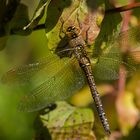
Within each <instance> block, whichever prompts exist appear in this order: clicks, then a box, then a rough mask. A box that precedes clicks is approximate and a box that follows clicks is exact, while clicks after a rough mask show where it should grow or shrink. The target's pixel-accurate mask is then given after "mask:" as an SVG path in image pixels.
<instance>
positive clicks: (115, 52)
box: [93, 46, 140, 80]
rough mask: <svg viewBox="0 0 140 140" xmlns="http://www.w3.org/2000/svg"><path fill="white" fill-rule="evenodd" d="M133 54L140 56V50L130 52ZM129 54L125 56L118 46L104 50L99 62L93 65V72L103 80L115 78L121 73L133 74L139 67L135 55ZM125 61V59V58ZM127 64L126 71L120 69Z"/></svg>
mask: <svg viewBox="0 0 140 140" xmlns="http://www.w3.org/2000/svg"><path fill="white" fill-rule="evenodd" d="M131 54H133V57H136V58H137V59H138V58H139V57H140V51H138V49H137V50H136V49H135V50H133V51H131V52H130V55H131ZM130 55H127V56H126V57H125V58H123V56H122V54H121V52H120V50H119V48H118V47H114V46H113V47H111V48H109V50H107V51H106V52H104V53H103V54H102V55H101V56H100V57H99V58H98V62H97V63H96V64H95V65H94V67H93V73H94V76H95V78H97V79H102V80H114V79H118V78H119V73H122V74H124V75H126V77H128V76H132V75H133V74H134V73H135V72H136V69H137V66H138V65H136V63H135V61H133V57H132V56H130ZM123 59H124V60H125V61H124V60H123ZM122 65H123V66H125V68H126V70H125V71H120V66H122Z"/></svg>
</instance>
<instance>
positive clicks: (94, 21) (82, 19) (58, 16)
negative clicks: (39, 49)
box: [46, 0, 104, 50]
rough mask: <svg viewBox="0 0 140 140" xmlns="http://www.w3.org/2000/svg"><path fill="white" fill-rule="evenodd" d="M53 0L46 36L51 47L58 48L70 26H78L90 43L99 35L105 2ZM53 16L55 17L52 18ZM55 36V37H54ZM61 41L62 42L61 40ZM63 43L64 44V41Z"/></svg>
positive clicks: (49, 9)
mask: <svg viewBox="0 0 140 140" xmlns="http://www.w3.org/2000/svg"><path fill="white" fill-rule="evenodd" d="M91 3H92V0H89V1H82V0H80V1H75V0H72V1H70V0H66V1H63V0H57V2H56V1H55V0H52V2H51V4H50V5H49V7H48V11H47V18H46V36H47V39H48V47H49V49H54V50H55V49H56V48H57V46H58V45H60V43H61V42H63V41H64V40H63V39H62V38H63V37H64V36H65V31H66V29H67V27H69V26H77V27H79V28H80V29H81V34H82V36H83V38H84V39H85V40H86V39H87V42H88V44H89V45H90V44H92V43H93V41H94V39H95V38H96V37H97V35H98V33H99V31H100V27H99V21H100V23H101V21H102V19H103V13H104V12H103V11H104V4H103V3H100V2H98V1H94V4H91ZM52 17H53V18H52ZM54 36H55V37H54ZM60 41H61V42H60ZM62 45H64V44H63V43H62Z"/></svg>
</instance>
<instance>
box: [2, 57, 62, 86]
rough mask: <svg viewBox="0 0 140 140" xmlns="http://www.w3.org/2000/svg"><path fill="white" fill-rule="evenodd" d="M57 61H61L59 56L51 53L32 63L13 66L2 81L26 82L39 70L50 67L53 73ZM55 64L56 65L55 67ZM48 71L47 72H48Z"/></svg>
mask: <svg viewBox="0 0 140 140" xmlns="http://www.w3.org/2000/svg"><path fill="white" fill-rule="evenodd" d="M57 61H59V57H57V56H56V55H54V54H50V55H48V56H47V57H45V58H42V59H41V60H39V61H36V62H34V63H32V64H27V65H21V66H18V67H16V68H13V69H11V70H9V71H8V72H6V73H5V74H4V75H3V77H2V79H1V81H2V83H6V84H9V83H12V84H13V83H26V82H28V81H30V79H31V77H32V76H34V75H35V74H36V73H37V72H39V71H40V70H42V69H44V70H45V71H47V69H49V67H51V68H52V69H51V70H50V71H52V73H53V72H54V70H56V69H55V67H56V64H57ZM53 66H54V67H53ZM46 73H47V72H46Z"/></svg>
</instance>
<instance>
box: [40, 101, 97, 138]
mask: <svg viewBox="0 0 140 140" xmlns="http://www.w3.org/2000/svg"><path fill="white" fill-rule="evenodd" d="M40 118H41V120H42V122H43V125H44V126H46V127H47V128H48V129H49V132H50V133H51V136H52V139H53V140H55V139H57V140H59V139H60V140H61V139H63V140H67V139H68V138H70V139H72V140H76V139H78V138H79V139H80V140H87V139H88V140H90V139H91V140H94V139H95V136H94V134H93V131H92V127H93V122H94V117H93V112H92V111H91V110H90V109H88V108H76V107H73V106H70V105H69V104H67V103H66V102H57V108H56V109H55V110H53V111H51V112H50V113H48V114H45V115H41V116H40Z"/></svg>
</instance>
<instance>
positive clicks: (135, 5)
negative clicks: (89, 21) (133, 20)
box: [105, 2, 140, 14]
mask: <svg viewBox="0 0 140 140" xmlns="http://www.w3.org/2000/svg"><path fill="white" fill-rule="evenodd" d="M139 7H140V2H136V3H131V4H128V5H125V6H122V7H118V8H113V9H108V10H106V11H105V12H106V13H107V14H108V13H118V12H125V11H128V10H132V9H134V8H139Z"/></svg>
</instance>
